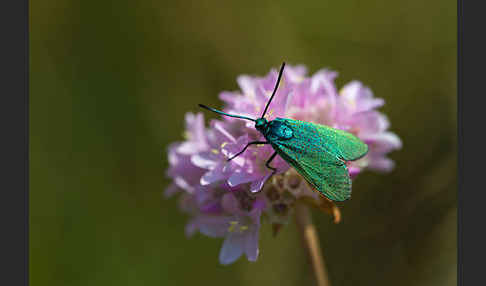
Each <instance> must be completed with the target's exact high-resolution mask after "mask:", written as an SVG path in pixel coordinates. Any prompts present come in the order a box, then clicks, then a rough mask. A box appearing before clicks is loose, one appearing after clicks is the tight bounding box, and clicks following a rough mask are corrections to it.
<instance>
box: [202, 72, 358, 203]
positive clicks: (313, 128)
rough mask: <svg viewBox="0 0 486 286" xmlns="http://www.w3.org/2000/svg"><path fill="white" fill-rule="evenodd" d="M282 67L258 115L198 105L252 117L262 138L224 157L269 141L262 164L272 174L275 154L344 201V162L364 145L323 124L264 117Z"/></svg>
mask: <svg viewBox="0 0 486 286" xmlns="http://www.w3.org/2000/svg"><path fill="white" fill-rule="evenodd" d="M284 67H285V63H283V64H282V67H281V68H280V72H279V74H278V78H277V83H276V84H275V88H274V90H273V93H272V96H271V97H270V99H269V101H268V103H267V105H266V107H265V110H264V111H263V114H262V116H261V117H260V118H258V119H253V118H249V117H245V116H240V115H232V114H228V113H225V112H222V111H219V110H217V109H214V108H211V107H207V106H205V105H202V104H199V106H200V107H203V108H205V109H208V110H211V111H213V112H216V113H218V114H222V115H225V116H230V117H235V118H241V119H246V120H251V121H254V122H255V128H256V129H257V130H258V131H259V132H260V133H262V135H263V137H264V138H265V139H266V141H253V142H249V143H248V144H247V145H246V146H245V148H243V150H241V151H240V152H238V153H237V154H235V155H234V156H232V157H231V158H229V159H228V161H230V160H232V159H234V158H236V157H237V156H239V155H240V154H242V153H243V152H245V150H246V149H247V148H248V147H249V146H250V145H256V144H270V145H271V146H272V147H273V149H274V150H275V152H274V153H273V154H272V155H271V156H270V158H269V159H268V160H267V162H266V164H265V165H266V166H267V168H269V169H270V170H272V171H273V173H272V175H273V174H274V173H275V172H276V171H277V169H275V168H274V167H272V166H270V163H271V162H272V160H273V159H274V158H275V156H277V154H278V155H279V156H280V157H282V158H283V159H284V160H285V161H286V162H287V163H289V164H290V165H291V166H292V167H294V168H295V169H296V170H297V171H298V172H299V173H300V174H301V175H302V176H303V177H304V178H305V179H306V181H307V182H308V183H309V184H310V185H312V186H313V187H314V188H315V189H316V190H318V191H319V192H320V193H321V194H322V195H324V196H325V197H327V198H328V199H330V200H332V201H339V202H340V201H345V200H347V199H349V198H350V197H351V179H350V177H349V171H348V168H347V167H346V162H347V161H355V160H358V159H360V158H362V157H363V156H365V155H366V154H367V153H368V145H366V144H365V143H363V142H362V141H361V140H360V139H359V138H358V137H356V136H354V135H353V134H351V133H349V132H346V131H343V130H339V129H334V128H331V127H328V126H325V125H320V124H315V123H311V122H305V121H300V120H294V119H288V118H275V119H274V120H271V121H268V120H266V119H265V118H264V116H265V113H266V112H267V109H268V106H269V105H270V102H271V101H272V99H273V97H274V95H275V92H276V91H277V88H278V85H279V83H280V79H281V77H282V73H283V70H284Z"/></svg>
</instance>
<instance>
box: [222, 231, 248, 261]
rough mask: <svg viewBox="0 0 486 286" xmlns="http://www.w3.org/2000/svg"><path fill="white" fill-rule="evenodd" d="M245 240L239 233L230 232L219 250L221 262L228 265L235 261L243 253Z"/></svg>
mask: <svg viewBox="0 0 486 286" xmlns="http://www.w3.org/2000/svg"><path fill="white" fill-rule="evenodd" d="M244 248H245V240H244V239H243V236H241V235H239V234H237V233H230V234H228V236H227V237H226V239H225V240H224V242H223V246H222V247H221V251H220V252H219V262H220V263H221V264H223V265H228V264H231V263H233V262H235V261H236V260H237V259H238V258H240V256H241V255H242V254H243V249H244Z"/></svg>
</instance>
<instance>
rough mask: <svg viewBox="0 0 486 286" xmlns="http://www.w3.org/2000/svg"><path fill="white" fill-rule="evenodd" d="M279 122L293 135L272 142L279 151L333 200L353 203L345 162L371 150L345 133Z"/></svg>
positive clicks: (289, 120) (303, 124)
mask: <svg viewBox="0 0 486 286" xmlns="http://www.w3.org/2000/svg"><path fill="white" fill-rule="evenodd" d="M275 120H277V121H281V122H284V123H285V124H286V125H287V126H288V127H290V128H291V129H292V131H293V137H292V138H291V139H289V140H272V142H271V144H272V146H273V148H274V149H275V151H277V152H278V154H279V155H280V156H281V157H282V158H283V159H284V160H285V161H287V162H288V163H289V164H291V165H292V166H293V167H294V168H295V169H296V170H297V171H298V172H299V173H300V174H301V175H302V176H303V177H304V178H305V179H306V180H307V181H308V182H309V183H310V184H311V185H312V186H314V187H315V188H316V189H317V190H318V191H319V192H321V193H322V194H323V195H324V196H326V197H327V198H329V199H330V200H333V201H345V200H347V199H349V198H350V197H351V179H350V177H349V172H348V169H347V167H346V164H345V161H353V160H357V159H359V158H361V157H363V156H364V155H366V153H367V152H368V146H367V145H366V144H365V143H363V142H362V141H361V140H359V139H358V138H357V137H356V136H354V135H352V134H350V133H348V132H345V131H341V130H337V129H333V128H330V127H327V126H323V125H319V124H314V123H310V122H304V121H299V120H292V119H282V118H276V119H275Z"/></svg>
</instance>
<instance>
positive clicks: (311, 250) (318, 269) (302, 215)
mask: <svg viewBox="0 0 486 286" xmlns="http://www.w3.org/2000/svg"><path fill="white" fill-rule="evenodd" d="M295 220H296V223H297V227H298V229H299V232H300V235H301V237H302V241H303V243H304V246H305V248H306V250H307V254H308V255H309V258H310V260H311V263H312V270H313V272H314V275H315V278H316V282H317V285H318V286H330V283H329V279H328V276H327V271H326V266H325V264H324V258H323V257H322V254H321V248H320V244H319V237H318V235H317V231H316V227H315V226H314V224H313V223H312V217H311V213H310V211H309V209H308V207H307V206H306V205H305V204H303V203H300V202H297V203H296V207H295Z"/></svg>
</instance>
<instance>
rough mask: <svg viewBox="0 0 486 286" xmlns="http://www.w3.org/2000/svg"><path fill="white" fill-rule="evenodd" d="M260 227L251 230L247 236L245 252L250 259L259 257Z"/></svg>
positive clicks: (254, 259)
mask: <svg viewBox="0 0 486 286" xmlns="http://www.w3.org/2000/svg"><path fill="white" fill-rule="evenodd" d="M258 231H259V230H258V228H255V229H252V230H249V233H247V234H246V237H245V254H246V257H247V258H248V260H249V261H256V260H257V258H258V252H259V249H258Z"/></svg>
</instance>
